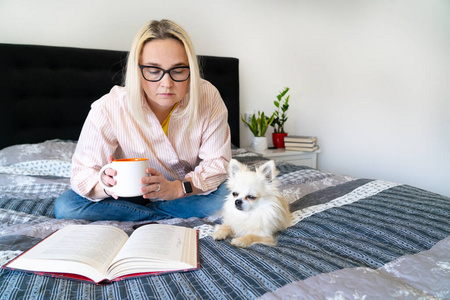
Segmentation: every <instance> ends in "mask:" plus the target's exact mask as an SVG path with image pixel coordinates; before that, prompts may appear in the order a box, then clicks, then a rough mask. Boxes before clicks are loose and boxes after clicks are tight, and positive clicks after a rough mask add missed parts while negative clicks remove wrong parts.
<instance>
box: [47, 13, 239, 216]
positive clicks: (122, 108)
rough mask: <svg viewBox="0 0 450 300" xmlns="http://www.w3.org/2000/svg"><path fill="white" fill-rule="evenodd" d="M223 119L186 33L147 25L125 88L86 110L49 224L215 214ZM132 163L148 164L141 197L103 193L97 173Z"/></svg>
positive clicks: (224, 160)
mask: <svg viewBox="0 0 450 300" xmlns="http://www.w3.org/2000/svg"><path fill="white" fill-rule="evenodd" d="M227 117H228V112H227V109H226V107H225V104H224V103H223V100H222V99H221V97H220V94H219V92H218V90H217V89H216V88H215V87H214V86H213V85H211V84H210V83H209V82H207V81H205V80H203V79H201V78H200V71H199V67H198V63H197V57H196V55H195V52H194V47H193V46H192V43H191V41H190V38H189V36H188V35H187V33H186V32H185V31H184V30H183V29H182V28H181V27H180V26H179V25H177V24H175V23H174V22H172V21H169V20H161V21H153V22H150V23H149V24H147V25H145V26H144V27H143V28H142V29H141V30H140V31H139V32H138V33H137V35H136V37H135V39H134V41H133V44H132V47H131V50H130V53H129V57H128V62H127V70H126V79H125V87H118V86H116V87H113V88H112V90H111V91H110V93H109V94H107V95H105V96H103V97H102V98H100V99H99V100H97V101H95V102H94V103H93V104H92V107H91V111H90V112H89V115H88V117H87V119H86V121H85V124H84V126H83V129H82V131H81V134H80V138H79V141H78V144H77V148H76V150H75V153H74V156H73V159H72V178H71V186H72V190H69V191H67V192H65V193H64V194H63V195H61V197H59V198H58V199H57V201H56V202H55V215H56V217H57V218H71V219H86V220H91V221H94V220H118V221H141V220H158V219H163V218H171V217H180V218H188V217H206V216H208V215H210V214H212V213H214V212H215V211H217V210H219V209H220V208H221V206H222V203H223V200H224V198H225V195H226V194H227V193H228V191H227V189H226V187H225V185H224V184H222V183H223V181H224V180H225V179H226V173H227V166H228V162H229V161H230V159H231V142H230V130H229V126H228V123H227ZM133 157H145V158H148V159H149V168H148V169H147V173H148V174H149V175H151V176H149V177H145V178H143V179H142V180H143V183H145V184H148V185H147V186H146V187H144V188H143V193H144V195H143V197H136V198H119V197H118V196H117V195H115V194H113V193H109V192H108V191H106V190H104V189H103V188H102V187H101V185H100V184H99V182H98V172H99V170H100V169H101V167H102V166H103V165H105V164H106V163H108V162H111V161H112V160H113V159H114V158H116V159H118V158H133ZM104 173H105V174H103V175H102V176H103V182H104V183H106V184H109V185H111V186H113V185H115V184H116V181H115V179H114V178H113V176H114V175H115V174H116V171H115V170H113V169H107V170H106V171H105V172H104ZM154 198H159V199H160V200H164V201H150V200H149V199H154Z"/></svg>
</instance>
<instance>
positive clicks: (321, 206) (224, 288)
mask: <svg viewBox="0 0 450 300" xmlns="http://www.w3.org/2000/svg"><path fill="white" fill-rule="evenodd" d="M74 146H75V144H74V143H72V142H65V141H48V142H46V143H42V144H35V145H20V146H13V147H10V148H5V149H3V150H1V151H0V264H1V265H3V264H4V263H6V262H7V261H9V260H10V259H12V258H14V257H16V256H17V255H20V254H21V253H22V252H23V251H26V250H27V249H29V248H30V247H32V246H33V245H35V244H36V243H38V242H39V241H41V240H42V239H43V238H45V237H46V236H47V235H49V234H51V233H52V232H54V231H55V230H57V229H60V228H62V227H64V226H66V225H67V224H87V223H90V222H88V221H82V220H56V219H55V218H54V214H53V202H54V200H55V199H56V198H57V197H58V195H59V194H61V193H62V192H63V191H65V190H66V189H68V188H69V181H68V180H69V178H68V176H69V174H70V173H68V172H67V170H70V157H71V153H73V150H74ZM233 157H234V158H236V159H238V160H240V161H241V162H244V163H246V164H248V165H249V166H250V167H254V166H256V165H259V164H261V163H263V162H264V159H263V158H262V157H260V156H258V155H256V154H253V153H250V152H248V151H246V150H243V149H238V150H233ZM276 166H277V169H278V170H279V172H280V173H279V181H280V184H281V185H280V189H281V191H282V193H283V195H284V196H285V197H286V199H287V200H288V201H289V203H290V208H291V212H293V225H292V226H291V227H289V228H287V229H286V230H283V231H282V232H280V233H279V234H278V235H277V241H278V245H277V246H276V247H267V246H263V245H254V246H251V247H249V248H247V249H241V248H236V247H233V246H231V245H230V240H226V241H214V240H213V239H212V238H211V237H210V233H211V232H213V231H214V228H215V226H216V225H217V224H220V215H216V216H211V217H209V218H205V219H198V218H190V219H170V220H163V221H161V223H166V224H175V225H180V226H188V227H192V228H196V229H198V230H199V232H200V247H199V249H200V262H201V268H200V269H199V270H197V271H192V272H186V273H172V274H165V275H160V276H148V277H142V278H135V279H129V280H125V281H121V282H115V283H113V284H111V285H106V286H97V285H94V284H91V283H84V282H77V281H72V280H65V279H58V278H51V277H44V276H39V275H34V274H27V273H23V272H19V271H10V270H4V269H2V270H0V299H255V298H262V299H328V298H330V299H335V298H336V299H353V298H356V299H371V298H377V299H392V298H400V299H445V298H449V299H450V251H448V249H450V238H449V235H450V221H449V220H450V199H449V198H447V197H444V196H441V195H437V194H433V193H430V192H428V191H424V190H421V189H418V188H415V187H411V186H407V185H402V184H396V183H392V182H386V181H381V180H372V179H361V178H353V177H349V176H342V175H336V174H331V173H326V172H321V171H318V170H315V169H311V168H308V167H304V166H296V165H292V164H289V163H285V162H278V161H277V162H276ZM93 223H94V224H109V225H112V226H117V227H120V228H122V229H124V230H125V231H126V232H127V233H131V232H132V231H133V225H136V224H137V223H133V222H113V221H102V222H93Z"/></svg>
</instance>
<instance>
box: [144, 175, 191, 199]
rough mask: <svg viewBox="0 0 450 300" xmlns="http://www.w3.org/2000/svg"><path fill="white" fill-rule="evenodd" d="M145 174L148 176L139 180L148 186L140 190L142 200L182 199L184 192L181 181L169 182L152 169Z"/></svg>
mask: <svg viewBox="0 0 450 300" xmlns="http://www.w3.org/2000/svg"><path fill="white" fill-rule="evenodd" d="M146 172H147V174H149V176H148V177H144V178H142V179H141V181H142V183H143V184H148V186H144V187H143V188H142V192H143V193H144V196H143V197H144V198H146V199H147V198H155V197H157V198H160V199H163V200H174V199H179V198H183V196H184V192H183V187H182V185H181V181H179V180H175V181H169V180H167V179H166V178H165V177H164V176H163V175H162V174H161V172H159V171H157V170H156V169H153V168H148V169H147V170H146Z"/></svg>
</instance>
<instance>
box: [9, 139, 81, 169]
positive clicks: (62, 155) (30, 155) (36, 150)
mask: <svg viewBox="0 0 450 300" xmlns="http://www.w3.org/2000/svg"><path fill="white" fill-rule="evenodd" d="M76 145H77V144H76V142H75V141H63V140H50V141H45V142H43V143H38V144H20V145H14V146H9V147H6V148H3V149H2V150H0V166H8V165H14V164H17V163H21V162H29V161H39V160H56V161H65V162H72V156H73V153H74V152H75V147H76Z"/></svg>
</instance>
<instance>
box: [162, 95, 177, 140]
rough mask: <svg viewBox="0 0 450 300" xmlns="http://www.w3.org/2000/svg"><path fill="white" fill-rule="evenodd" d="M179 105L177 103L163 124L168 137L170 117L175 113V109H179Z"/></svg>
mask: <svg viewBox="0 0 450 300" xmlns="http://www.w3.org/2000/svg"><path fill="white" fill-rule="evenodd" d="M177 105H178V103H175V105H174V106H173V107H172V110H171V111H170V113H169V115H168V116H167V118H166V119H165V120H164V121H163V122H162V124H161V126H162V129H163V130H164V133H165V134H166V135H167V131H168V130H169V120H170V116H171V115H172V112H173V111H174V109H175V107H177Z"/></svg>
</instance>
